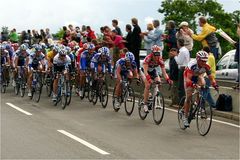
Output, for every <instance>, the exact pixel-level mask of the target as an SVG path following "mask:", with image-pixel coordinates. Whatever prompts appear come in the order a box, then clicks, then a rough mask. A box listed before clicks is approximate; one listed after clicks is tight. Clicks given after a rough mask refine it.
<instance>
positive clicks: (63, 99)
mask: <svg viewBox="0 0 240 160" xmlns="http://www.w3.org/2000/svg"><path fill="white" fill-rule="evenodd" d="M61 90H62V94H61V104H62V109H65V108H66V106H67V82H64V83H63V85H62V88H61Z"/></svg>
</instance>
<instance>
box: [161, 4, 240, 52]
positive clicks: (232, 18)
mask: <svg viewBox="0 0 240 160" xmlns="http://www.w3.org/2000/svg"><path fill="white" fill-rule="evenodd" d="M158 11H159V12H160V13H163V14H164V16H165V18H164V19H163V21H162V23H166V22H167V21H169V20H174V21H175V22H176V25H179V24H180V23H181V22H182V21H187V22H188V23H189V26H190V28H192V30H193V31H195V32H196V29H197V24H198V20H197V17H199V16H201V15H203V16H207V17H208V22H209V24H211V25H213V26H215V27H216V28H217V29H219V28H222V30H223V31H224V32H226V33H227V34H228V35H229V36H230V37H231V38H232V39H234V40H237V39H238V37H237V35H236V25H234V24H237V23H239V17H240V11H239V10H238V11H234V12H233V13H226V12H225V11H224V10H223V8H222V5H221V4H219V3H218V2H217V1H216V0H164V1H162V4H161V8H160V9H159V10H158ZM218 39H219V42H220V45H221V47H222V52H223V53H226V52H227V51H229V50H231V49H233V46H232V45H231V44H230V43H229V42H227V41H226V40H225V39H223V38H222V37H220V36H218ZM201 47H202V46H201V45H199V43H198V42H196V41H195V42H194V48H193V53H196V51H198V50H200V49H201ZM165 55H166V54H165Z"/></svg>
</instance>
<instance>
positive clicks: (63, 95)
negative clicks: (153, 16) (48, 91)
mask: <svg viewBox="0 0 240 160" xmlns="http://www.w3.org/2000/svg"><path fill="white" fill-rule="evenodd" d="M59 76H60V77H59ZM57 77H59V80H58V89H57V100H56V101H54V105H55V106H56V105H57V104H58V103H59V102H60V101H61V105H62V109H63V110H64V109H65V108H66V106H67V102H68V99H69V98H70V96H71V95H70V94H69V88H70V87H69V81H68V80H66V78H65V75H64V74H63V73H59V72H57Z"/></svg>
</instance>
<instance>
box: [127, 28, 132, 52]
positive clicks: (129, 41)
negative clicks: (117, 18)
mask: <svg viewBox="0 0 240 160" xmlns="http://www.w3.org/2000/svg"><path fill="white" fill-rule="evenodd" d="M126 32H127V36H126V38H125V46H126V48H127V49H128V50H129V51H130V52H133V44H132V43H133V42H132V26H131V25H130V24H127V25H126Z"/></svg>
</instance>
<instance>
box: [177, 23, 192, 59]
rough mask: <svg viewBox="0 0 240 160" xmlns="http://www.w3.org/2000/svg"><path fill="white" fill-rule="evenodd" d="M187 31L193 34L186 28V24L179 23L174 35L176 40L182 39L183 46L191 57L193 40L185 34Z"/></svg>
mask: <svg viewBox="0 0 240 160" xmlns="http://www.w3.org/2000/svg"><path fill="white" fill-rule="evenodd" d="M188 31H189V32H191V33H192V34H193V31H192V30H191V29H190V28H189V27H188V22H181V23H180V25H179V31H178V32H177V33H176V38H177V39H184V46H185V47H186V48H187V49H188V51H189V53H190V55H192V54H191V53H192V48H193V39H192V37H191V36H189V35H188V34H187V33H186V32H188ZM191 57H192V56H191Z"/></svg>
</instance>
